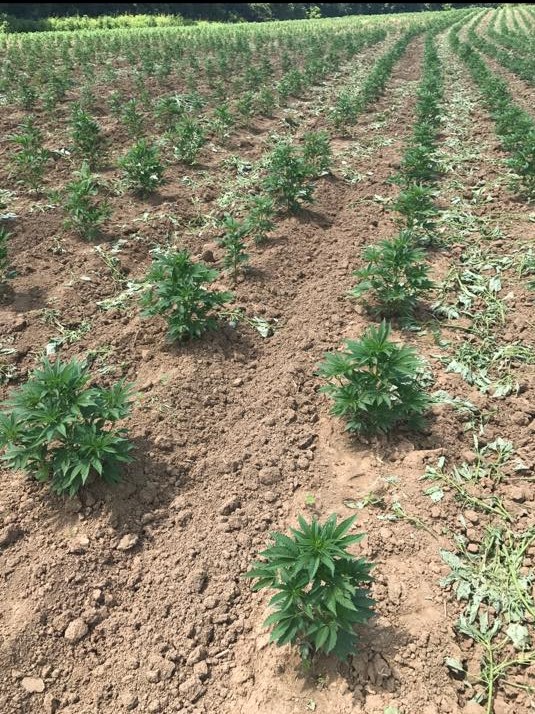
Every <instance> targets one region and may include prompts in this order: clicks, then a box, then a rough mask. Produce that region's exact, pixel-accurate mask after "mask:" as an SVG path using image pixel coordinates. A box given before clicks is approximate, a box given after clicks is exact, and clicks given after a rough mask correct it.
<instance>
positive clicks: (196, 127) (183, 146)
mask: <svg viewBox="0 0 535 714" xmlns="http://www.w3.org/2000/svg"><path fill="white" fill-rule="evenodd" d="M170 140H171V143H172V145H173V151H174V154H175V157H176V158H177V159H178V160H179V161H183V162H184V163H185V164H194V163H195V161H196V159H197V156H198V154H199V151H200V150H201V149H202V147H203V146H204V145H205V144H206V134H205V133H204V129H203V128H202V126H201V125H200V124H199V122H196V121H195V120H194V119H192V118H191V117H188V116H185V117H183V118H182V119H181V120H180V121H179V122H177V123H176V124H175V126H174V128H173V130H172V132H171V134H170Z"/></svg>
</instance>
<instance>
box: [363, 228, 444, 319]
mask: <svg viewBox="0 0 535 714" xmlns="http://www.w3.org/2000/svg"><path fill="white" fill-rule="evenodd" d="M362 257H363V258H364V260H365V261H366V263H367V265H366V267H364V268H361V269H360V270H357V271H356V272H355V273H353V274H354V275H355V277H356V278H358V279H359V282H358V283H357V285H355V287H354V288H353V290H351V292H350V295H352V296H353V297H355V298H357V299H360V298H362V297H363V296H365V295H371V297H372V299H373V305H371V306H370V305H368V307H371V309H372V311H373V312H375V313H377V314H379V315H382V316H384V317H408V316H410V315H411V314H412V312H413V310H414V308H415V307H416V305H417V303H418V300H419V298H420V297H421V296H422V295H423V294H424V293H425V292H426V291H428V290H431V289H432V288H433V283H432V281H431V280H430V279H429V278H428V273H429V266H428V265H427V264H426V263H425V262H424V254H423V253H422V251H421V250H420V249H419V248H417V247H416V245H415V242H414V236H413V234H412V232H411V231H409V230H405V231H401V232H400V233H399V235H397V236H396V237H395V238H392V239H391V240H383V241H381V242H380V243H379V244H378V245H370V246H367V247H366V248H365V250H364V253H363V256H362Z"/></svg>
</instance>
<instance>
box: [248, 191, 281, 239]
mask: <svg viewBox="0 0 535 714" xmlns="http://www.w3.org/2000/svg"><path fill="white" fill-rule="evenodd" d="M274 217H275V203H274V201H273V199H272V198H270V197H269V196H252V197H251V198H250V200H249V203H248V206H247V216H246V218H245V222H246V224H247V227H248V230H247V232H248V234H249V235H250V236H251V237H252V239H253V240H254V242H255V243H256V245H260V244H261V243H263V242H264V241H265V240H266V238H267V234H268V233H269V232H270V231H272V230H273V228H274V227H275V221H274V220H273V219H274Z"/></svg>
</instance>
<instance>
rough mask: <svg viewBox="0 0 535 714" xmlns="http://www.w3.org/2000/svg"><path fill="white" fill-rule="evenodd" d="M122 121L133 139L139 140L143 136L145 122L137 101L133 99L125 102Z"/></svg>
mask: <svg viewBox="0 0 535 714" xmlns="http://www.w3.org/2000/svg"><path fill="white" fill-rule="evenodd" d="M122 121H123V124H124V125H125V127H126V130H127V131H128V133H129V135H130V136H131V137H132V138H133V139H138V138H139V137H140V136H141V135H142V134H143V127H144V124H145V120H144V118H143V114H141V112H140V111H139V108H138V101H137V99H135V98H132V99H129V100H128V101H127V102H125V104H124V106H123V107H122Z"/></svg>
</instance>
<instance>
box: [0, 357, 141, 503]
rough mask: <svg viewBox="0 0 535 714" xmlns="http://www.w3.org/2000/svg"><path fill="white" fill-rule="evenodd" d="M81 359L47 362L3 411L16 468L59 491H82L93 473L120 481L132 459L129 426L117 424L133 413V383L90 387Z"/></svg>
mask: <svg viewBox="0 0 535 714" xmlns="http://www.w3.org/2000/svg"><path fill="white" fill-rule="evenodd" d="M90 378H91V375H90V373H89V370H88V368H87V366H86V365H85V364H83V363H82V362H79V361H77V360H75V359H73V360H71V361H70V362H62V361H61V360H60V359H57V360H56V361H55V362H50V361H49V360H48V359H45V360H44V361H43V364H42V366H41V367H40V368H38V369H36V370H35V371H34V372H33V373H32V374H31V375H30V377H29V378H28V381H27V382H26V383H25V384H23V385H22V386H21V387H20V388H19V389H17V390H16V391H15V392H14V393H13V395H12V396H11V398H10V399H9V400H8V401H7V402H5V403H4V405H3V406H4V410H3V411H2V412H0V447H2V448H4V449H5V454H4V455H3V457H2V458H3V460H4V461H5V462H6V463H7V464H8V466H9V467H10V468H12V469H22V470H24V471H28V472H29V473H31V474H32V475H33V476H35V478H36V479H37V480H38V481H49V480H50V483H51V487H52V489H53V490H54V491H55V492H56V493H60V494H62V493H66V494H68V495H69V496H73V495H74V494H76V493H77V492H78V491H79V490H80V488H81V487H82V486H84V485H85V484H86V482H87V480H88V478H89V476H90V475H91V474H92V473H96V474H98V475H99V476H100V477H101V478H102V479H103V480H104V481H106V482H107V483H112V484H114V483H118V481H119V467H120V465H121V464H123V463H128V462H130V461H131V460H132V458H131V456H130V451H131V449H132V445H131V443H130V442H129V441H128V439H127V432H126V430H125V429H117V428H115V427H113V425H114V424H115V423H116V422H117V421H118V420H120V419H123V418H124V417H126V416H127V415H128V414H129V412H130V404H131V386H130V385H128V384H126V383H125V382H124V381H121V382H118V383H117V384H115V385H114V386H112V387H109V388H107V389H106V388H103V387H96V386H93V387H90V386H89V385H88V383H89V380H90Z"/></svg>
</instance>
